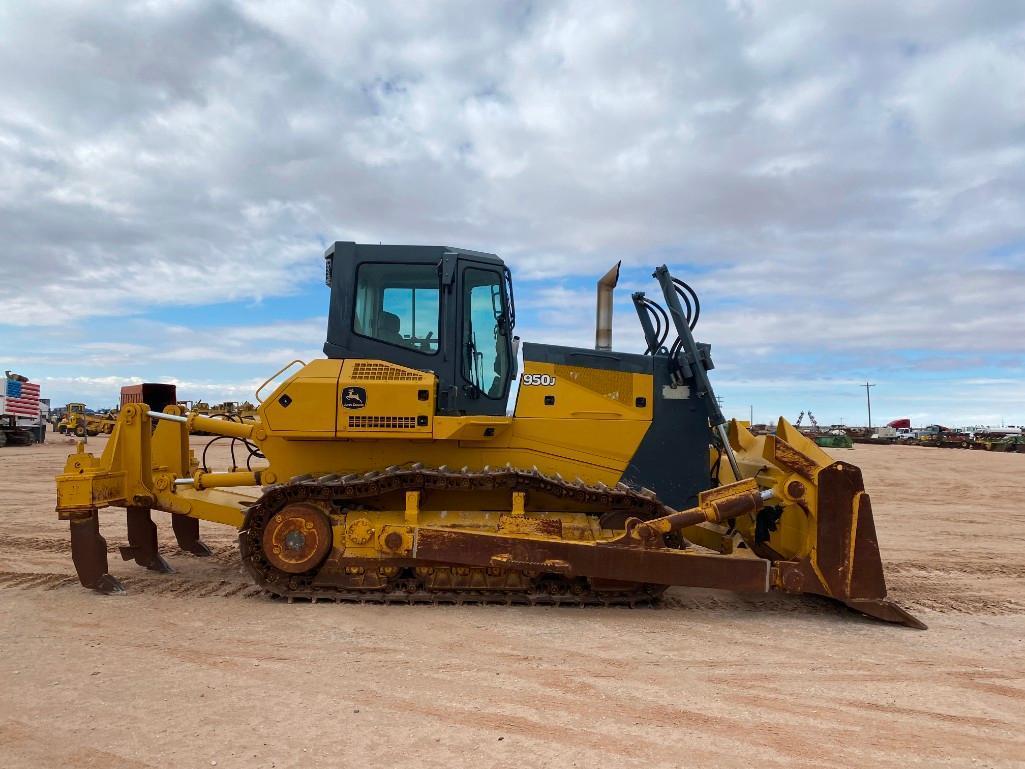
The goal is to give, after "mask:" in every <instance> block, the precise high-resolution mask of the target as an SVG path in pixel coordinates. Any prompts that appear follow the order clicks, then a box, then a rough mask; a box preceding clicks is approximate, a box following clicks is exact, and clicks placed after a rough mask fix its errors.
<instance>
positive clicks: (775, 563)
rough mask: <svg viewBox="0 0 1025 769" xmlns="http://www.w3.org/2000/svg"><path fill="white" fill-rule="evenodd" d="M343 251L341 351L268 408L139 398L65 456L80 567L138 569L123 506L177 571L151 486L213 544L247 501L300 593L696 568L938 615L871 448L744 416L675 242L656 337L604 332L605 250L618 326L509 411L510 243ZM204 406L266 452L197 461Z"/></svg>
mask: <svg viewBox="0 0 1025 769" xmlns="http://www.w3.org/2000/svg"><path fill="white" fill-rule="evenodd" d="M326 267H327V283H328V285H329V286H330V287H331V300H330V309H329V313H328V329H327V342H326V344H325V345H324V351H325V353H326V355H327V358H326V359H321V360H314V361H312V362H310V363H308V364H307V363H303V362H301V361H293V362H292V363H290V364H289V365H288V366H286V367H285V368H283V369H282V370H281V371H279V372H278V373H277V374H275V375H274V377H272V378H271V380H268V382H267V383H265V385H264V386H263V387H261V388H260V389H259V390H258V391H257V398H258V400H260V405H259V407H258V414H259V421H256V422H239V421H234V420H227V419H216V418H213V417H211V416H204V415H200V414H198V413H195V412H191V413H186V412H185V409H184V408H182V407H181V406H178V405H176V404H175V401H174V398H173V397H172V398H170V399H167V401H166V404H164V405H163V406H162V407H161V406H160V405H157V404H153V403H150V402H148V401H147V402H146V403H130V404H126V405H125V406H123V408H122V410H121V414H120V416H119V417H118V422H117V427H116V429H115V431H114V434H113V435H112V436H111V439H110V441H109V442H108V444H107V446H106V449H105V450H104V452H103V454H102V456H94V455H92V454H90V453H86V452H85V447H84V446H79V450H78V452H77V453H74V454H72V455H71V456H70V457H69V458H68V461H67V465H66V467H65V470H64V472H63V473H62V474H61V475H59V476H58V478H57V510H58V513H59V515H60V517H61V518H62V519H65V520H68V521H70V525H71V545H72V556H73V559H74V562H75V567H76V569H77V571H78V576H79V578H80V580H81V582H82V584H83V585H85V586H86V587H90V588H94V589H96V590H99V591H101V592H105V593H115V592H121V591H123V588H122V586H121V584H120V582H119V581H118V580H117V579H116V578H115V577H114V576H113V575H111V574H110V573H109V571H108V563H107V548H106V542H105V541H104V539H103V537H102V536H101V534H100V530H99V515H98V510H99V509H100V508H104V507H108V506H115V507H124V508H126V510H127V515H128V545H127V546H126V547H123V548H122V550H121V553H122V557H123V558H125V559H126V560H127V559H133V560H135V561H136V562H137V563H138V564H140V565H142V566H144V567H147V568H149V569H152V570H155V571H167V570H169V569H170V566H169V565H168V563H167V562H166V561H165V560H164V558H163V556H162V555H161V553H160V551H159V549H158V547H157V535H156V527H155V525H154V524H153V522H152V520H151V517H150V516H151V511H152V510H162V511H165V512H168V513H171V515H172V525H173V529H174V532H175V535H176V537H177V540H178V544H179V546H180V547H181V548H182V549H183V550H185V551H187V552H191V553H194V554H197V555H203V554H205V553H206V552H208V551H207V549H206V547H205V546H204V545H203V543H202V541H201V540H200V538H199V528H198V523H199V521H200V520H204V521H210V522H214V523H219V524H224V525H229V526H232V527H235V528H237V529H238V531H239V545H240V550H241V557H242V563H243V565H244V567H245V569H246V570H247V571H248V573H249V574H250V575H251V577H252V578H253V580H254V581H255V582H256V584H258V585H260V586H261V587H263V588H265V589H266V590H267V591H268V592H270V593H271V594H273V595H277V596H281V597H285V598H288V599H295V598H302V599H312V600H321V599H326V600H336V601H338V600H341V601H349V600H351V601H367V600H370V601H384V602H390V601H402V602H413V603H415V602H428V603H429V602H463V601H472V602H502V603H531V604H534V603H544V604H560V605H561V604H574V605H580V604H597V605H607V604H628V605H634V604H637V603H644V602H650V601H653V600H655V599H656V598H657V597H658V596H659V595H660V594H661V593H662V592H663V591H664V590H665V589H666V588H667V586H672V585H682V586H695V587H704V588H724V589H729V590H742V591H753V592H768V591H772V590H779V591H784V592H790V593H814V594H817V595H822V596H827V597H830V598H833V599H836V600H838V601H841V602H843V603H845V604H846V605H847V606H849V607H851V608H853V609H856V610H858V611H860V612H863V613H865V614H867V615H870V616H872V617H876V618H878V619H882V620H887V621H890V622H898V623H903V624H905V625H909V626H912V627H924V626H923V625H922V624H921V623H920V622H918V620H916V619H915V618H914V617H912V616H911V615H909V614H908V613H907V612H906V611H904V610H903V609H901V608H900V607H899V606H897V605H896V604H894V603H893V602H891V601H889V600H888V599H887V598H886V587H885V582H884V579H883V568H882V562H881V560H880V554H879V549H878V546H877V542H876V534H875V528H874V523H873V518H872V509H871V504H870V502H869V497H868V495H867V494H866V493H865V491H864V486H863V484H862V478H861V473H860V471H859V470H858V469H857V468H856V467H854V466H852V465H850V464H848V463H847V462H842V461H834V460H833V459H831V458H830V457H829V456H828V455H827V454H826V453H825V452H824V451H822V450H821V449H820V448H819V447H818V446H816V445H815V443H814V442H813V441H811V440H809V439H808V438H806V437H805V436H803V435H801V434H800V432H798V431H797V430H796V429H794V428H793V427H792V426H791V425H790V424H789V423H787V422H786V421H785V420H783V419H780V420H779V423H778V425H777V426H776V430H775V434H772V435H760V436H755V435H753V434H752V433H751V432H750V431H749V430H747V429H746V428H745V427H743V426H742V425H740V424H738V423H737V422H735V421H732V422H727V420H726V419H725V418H724V417H723V415H722V413H721V411H720V409H719V406H718V403H717V401H716V398H715V394H714V392H713V389H712V386H711V384H710V382H709V379H708V373H707V372H708V371H709V370H710V369H711V368H712V360H711V355H710V349H709V347H708V345H704V344H698V343H697V342H695V340H694V337H693V334H692V329H693V328H694V326H695V325H696V323H697V321H698V316H699V313H700V304H699V301H698V297H697V294H696V293H695V292H694V291H693V290H692V289H691V287H690V286H688V285H687V284H686V283H684V282H683V281H680V280H678V279H676V278H674V277H673V276H672V275H671V274H670V272H669V270H668V269H667V268H666V267H665V266H662V267H659V268H658V269H657V270H655V273H654V277H655V278H656V279H657V281H658V284H659V287H660V290H661V294H662V297H663V299H664V303H665V304H664V306H663V305H661V304H659V303H657V302H654V301H653V300H651V299H648V298H647V297H646V296H645V295H644V294H643V293H642V292H637V293H635V294H634V295H633V301H634V307H635V308H636V310H637V314H638V317H639V319H640V322H641V326H642V328H643V330H644V336H645V340H646V343H647V349H646V352H645V353H644V354H632V353H623V352H613V351H612V350H611V349H605V348H607V347H611V344H610V342H611V329H612V325H611V316H612V306H613V305H612V302H611V301H607V298H608V297H610V296H611V292H612V291H613V290H614V288H615V284H616V278H617V276H618V271H610V273H609V275H606V276H605V278H603V280H602V284H601V285H600V286H599V312H598V324H597V328H596V339H597V342H598V345H597V347H598V349H594V350H591V349H582V348H574V347H563V346H557V345H549V344H529V343H528V344H524V345H523V348H522V354H523V372H522V374H521V375H520V376H519V382H520V387H519V392H518V396H517V400H516V404H515V410H514V412H513V414H512V415H511V416H510V415H507V412H506V406H507V400H508V396H509V392H510V385H511V383H512V381H513V380H515V379H516V377H517V372H516V355H515V350H516V348H517V347H518V345H519V339H518V338H517V337H514V336H513V328H514V326H515V322H516V314H515V306H514V301H513V284H512V279H511V276H510V273H509V271H508V269H507V268H506V267H505V265H504V264H503V262H502V261H501V260H500V259H499V258H498V257H496V256H493V255H490V254H484V253H480V252H475V251H465V250H460V249H455V248H444V247H433V246H373V245H356V244H355V243H341V242H339V243H335V244H334V245H333V246H332V247H331V248H329V249H328V252H327V254H326ZM671 331H674V332H675V334H676V339H675V341H674V342H673V343H671V344H669V345H666V341H667V339H668V338H669V334H670V332H671ZM199 430H203V431H206V432H209V433H211V434H214V435H218V436H223V437H224V438H226V439H229V440H232V441H234V442H237V443H239V444H241V445H242V446H243V447H245V449H246V450H248V451H249V452H250V459H249V460H247V462H246V464H247V466H248V467H247V469H234V470H233V471H228V472H225V471H217V470H214V469H211V468H210V467H207V466H205V463H204V462H196V461H195V460H194V458H193V457H192V455H191V454H190V451H189V444H188V438H189V435H190V434H192V433H195V432H196V431H199ZM250 460H253V461H250ZM254 462H255V464H254Z"/></svg>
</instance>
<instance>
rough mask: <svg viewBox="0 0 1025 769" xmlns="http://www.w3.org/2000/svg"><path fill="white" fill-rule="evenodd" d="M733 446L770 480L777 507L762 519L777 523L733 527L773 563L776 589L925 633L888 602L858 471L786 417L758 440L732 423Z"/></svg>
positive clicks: (742, 523)
mask: <svg viewBox="0 0 1025 769" xmlns="http://www.w3.org/2000/svg"><path fill="white" fill-rule="evenodd" d="M730 442H731V444H732V445H733V446H734V448H735V449H736V450H737V453H738V458H739V459H740V462H741V465H742V466H743V465H748V466H750V465H751V464H754V463H758V464H760V465H761V472H762V475H763V476H774V477H772V480H773V481H774V489H775V493H776V496H777V499H778V501H779V503H780V504H776V505H774V506H770V507H768V508H766V510H765V511H763V512H762V513H759V516H766V515H770V514H771V518H772V519H774V520H772V519H768V520H766V519H764V518H763V520H762V526H760V527H759V526H758V520H757V519H755V520H754V521H748V520H746V519H738V520H737V522H736V526H737V529H738V531H739V532H740V533H741V535H742V536H743V538H744V541H745V543H746V544H747V545H748V546H749V547H750V548H751V550H752V551H753V552H754V553H755V554H757V555H759V556H761V557H762V558H767V559H769V560H770V561H772V562H773V564H774V566H775V569H776V573H777V576H776V580H775V584H776V586H777V587H778V588H779V589H782V590H784V591H786V592H792V593H814V594H816V595H823V596H826V597H828V598H833V599H835V600H837V601H840V602H842V603H844V604H846V605H847V606H849V607H850V608H851V609H854V610H855V611H858V612H861V613H862V614H866V615H868V616H870V617H874V618H876V619H880V620H884V621H886V622H896V623H899V624H902V625H906V626H907V627H912V628H917V629H925V627H926V626H925V624H923V623H922V622H921V621H919V620H918V619H916V618H915V617H913V616H912V615H911V614H909V613H908V612H907V611H905V610H904V609H902V608H900V607H899V606H897V605H896V604H895V603H893V602H892V601H890V600H888V599H887V597H886V580H885V578H884V576H883V564H882V558H881V556H880V553H879V542H878V539H877V537H876V529H875V521H874V519H873V516H872V503H871V500H870V499H869V496H868V494H866V493H865V485H864V482H863V480H862V477H861V470H859V469H858V468H857V467H855V466H854V465H850V464H847V463H846V462H835V461H833V460H832V458H831V457H829V455H828V454H826V453H825V452H824V451H822V449H821V448H819V447H818V446H816V445H815V443H814V442H813V441H811V440H809V439H808V438H806V437H805V436H804V435H802V434H801V433H800V432H798V431H797V430H796V429H795V428H794V427H793V426H791V425H790V424H789V423H788V422H786V420H783V419H781V420H780V422H779V426H778V427H777V429H776V434H775V435H770V436H758V437H755V436H753V435H752V434H751V433H750V432H748V431H747V430H746V429H745V428H743V427H741V426H739V425H737V424H736V423H733V424H732V425H731V429H730ZM766 463H768V466H767V465H766ZM760 482H762V481H760Z"/></svg>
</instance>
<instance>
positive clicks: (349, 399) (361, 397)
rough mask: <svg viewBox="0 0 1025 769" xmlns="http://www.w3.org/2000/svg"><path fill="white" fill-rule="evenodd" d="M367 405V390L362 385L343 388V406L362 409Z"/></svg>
mask: <svg viewBox="0 0 1025 769" xmlns="http://www.w3.org/2000/svg"><path fill="white" fill-rule="evenodd" d="M366 405H367V391H366V390H365V389H363V388H362V387H346V388H344V389H343V390H342V408H347V409H361V408H363V407H364V406H366Z"/></svg>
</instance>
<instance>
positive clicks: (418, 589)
mask: <svg viewBox="0 0 1025 769" xmlns="http://www.w3.org/2000/svg"><path fill="white" fill-rule="evenodd" d="M432 490H443V491H448V492H453V491H454V492H457V493H467V494H473V493H477V492H484V491H495V490H508V491H510V492H512V491H525V492H529V493H534V494H541V495H547V496H549V497H552V498H554V499H556V500H563V501H564V502H571V503H573V504H574V505H577V506H582V507H584V508H587V509H585V510H583V511H582V512H584V513H585V514H589V515H594V516H605V515H613V516H616V517H617V518H618V519H619V520H622V519H623V518H625V517H636V518H640V519H642V520H648V519H651V518H655V517H658V516H660V515H665V514H666V513H667V512H668V508H666V507H665V506H664V505H663V504H662V503H661V502H660V501H659V500H658V499H657V498H656V497H655V495H654V494H653V493H652V492H649V491H647V490H645V489H639V490H638V489H633V488H630V487H628V486H626V485H625V484H617V485H616V486H615V487H614V488H613V487H609V486H606V485H605V484H586V483H584V482H583V481H581V480H579V479H577V480H575V481H573V482H569V481H566V480H564V479H563V478H562V477H560V476H557V475H556V476H547V475H544V474H542V473H540V472H539V471H538V470H537V468H534V469H532V470H529V471H525V470H519V469H516V468H513V467H511V466H506V467H505V468H500V469H491V468H485V469H484V470H482V471H479V472H470V471H468V470H467V469H466V468H463V469H462V470H460V471H452V470H449V469H448V468H447V467H444V466H442V467H439V468H425V467H423V466H421V465H418V464H417V465H412V466H410V467H389V468H386V469H385V470H383V471H372V472H369V473H366V474H353V475H345V476H339V475H325V476H321V477H318V478H314V477H312V476H301V477H298V478H293V479H292V480H291V481H289V482H288V483H285V484H281V485H278V486H275V487H271V488H270V489H268V490H267V492H266V493H265V494H264V495H263V497H261V498H260V499H259V500H258V501H257V502H256V503H254V504H253V505H252V506H250V507H249V509H248V510H247V513H246V519H245V523H244V524H243V527H242V529H241V531H240V532H239V547H240V551H241V555H242V563H243V565H244V566H245V568H246V570H247V571H248V573H249V574H250V575H251V576H252V578H253V579H254V581H255V582H256V584H257V585H259V586H260V587H262V588H263V589H265V590H266V591H267V592H269V593H271V594H272V595H274V596H277V597H280V598H284V599H287V600H289V601H293V600H308V601H314V602H316V601H335V602H346V603H380V604H393V603H398V604H500V605H529V606H631V607H632V606H638V605H649V604H652V603H654V602H656V601H657V600H658V598H659V596H660V595H661V594H662V593H663V592H664V591H665V589H666V588H665V587H664V586H660V585H647V584H643V583H619V584H617V585H616V586H602V587H601V588H598V587H597V586H595V585H593V584H591V582H590V581H589V580H587V579H586V578H573V579H567V578H564V577H559V576H558V575H551V574H535V573H527V572H524V571H519V570H513V569H503V570H502V574H503V576H504V577H505V578H506V579H508V580H510V581H513V582H517V583H519V585H517V587H515V588H507V587H499V588H484V589H482V588H480V587H479V586H467V587H465V588H455V589H451V588H450V589H441V590H439V589H430V588H429V587H427V586H425V584H424V581H423V580H421V579H418V578H417V576H416V567H417V566H429V567H430V568H431V569H432V570H434V571H435V572H437V571H447V572H448V573H449V575H453V574H455V572H454V571H453V570H455V569H461V568H462V567H459V566H457V565H453V564H439V563H433V562H424V561H410V560H409V559H394V560H391V561H389V560H388V559H381V560H380V564H379V565H380V566H382V567H387V566H389V565H391V564H393V563H394V564H399V566H398V567H397V568H396V569H395V574H394V575H393V576H392V577H389V578H386V580H385V581H386V584H385V585H384V586H375V587H359V588H353V587H352V586H351V585H342V584H332V583H331V581H330V579H326V578H325V576H324V574H323V565H322V566H321V567H320V568H319V569H318V570H316V571H314V572H312V573H308V574H303V575H292V574H286V573H284V572H282V571H280V570H278V569H277V568H275V567H274V566H273V565H272V564H271V563H270V562H269V561H268V560H267V558H266V557H265V556H264V553H263V548H262V544H261V543H262V537H263V531H264V527H265V525H266V523H267V521H269V520H270V519H271V518H272V517H273V516H274V515H275V514H276V513H277V512H278V511H280V510H281V509H282V508H284V507H285V506H286V505H289V504H293V503H296V502H321V503H325V504H327V505H330V506H332V507H334V508H335V509H338V510H342V509H344V508H345V507H347V506H351V505H354V504H356V505H364V506H368V507H373V505H374V502H375V500H377V499H379V498H381V497H382V496H383V495H385V494H389V493H394V492H405V491H422V492H423V491H428V492H429V491H432ZM473 507H474V506H473V505H472V504H471V505H468V506H467V509H473ZM364 562H365V561H364ZM462 570H463V571H465V568H463V569H462Z"/></svg>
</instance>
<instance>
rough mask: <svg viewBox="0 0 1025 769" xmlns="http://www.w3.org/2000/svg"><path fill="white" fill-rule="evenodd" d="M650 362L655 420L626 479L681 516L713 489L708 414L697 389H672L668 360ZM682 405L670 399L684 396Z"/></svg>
mask: <svg viewBox="0 0 1025 769" xmlns="http://www.w3.org/2000/svg"><path fill="white" fill-rule="evenodd" d="M638 357H647V359H648V360H654V363H655V402H654V404H653V411H654V419H653V421H652V424H651V427H650V428H648V432H647V433H645V435H644V439H643V440H642V441H641V445H640V446H638V447H637V453H635V454H634V456H633V458H632V459H631V460H630V464H629V465H628V466H627V468H626V472H625V473H623V482H624V483H629V484H634V485H637V486H644V487H646V488H649V489H651V490H652V491H654V492H655V493H656V494H658V497H659V499H661V500H662V501H663V502H665V503H666V504H667V505H669V506H670V507H673V508H675V509H677V510H685V509H686V508H688V507H693V506H694V505H696V504H697V501H698V493H699V492H702V491H705V490H706V489H708V488H709V487H710V486H711V481H710V472H709V468H708V445H709V435H710V433H709V428H708V410H707V409H706V408H705V403H704V401H703V399H701V398H698V397H697V396H696V395H695V394H694V388H693V387H687V386H683V385H681V386H678V387H677V388H675V389H664V388H668V385H669V381H670V378H669V359H668V358H667V357H665V356H655V357H654V358H652V356H638ZM685 389H686V392H687V395H688V397H687V398H685V399H678V398H674V397H666V396H667V395H669V396H675V395H682V394H683V393H684V390H685Z"/></svg>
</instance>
